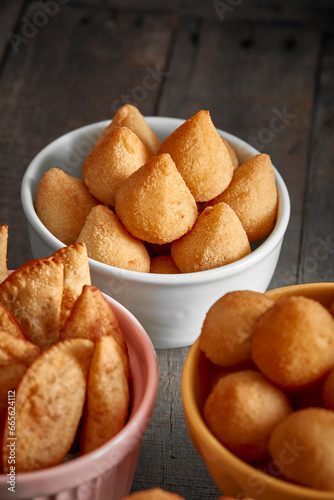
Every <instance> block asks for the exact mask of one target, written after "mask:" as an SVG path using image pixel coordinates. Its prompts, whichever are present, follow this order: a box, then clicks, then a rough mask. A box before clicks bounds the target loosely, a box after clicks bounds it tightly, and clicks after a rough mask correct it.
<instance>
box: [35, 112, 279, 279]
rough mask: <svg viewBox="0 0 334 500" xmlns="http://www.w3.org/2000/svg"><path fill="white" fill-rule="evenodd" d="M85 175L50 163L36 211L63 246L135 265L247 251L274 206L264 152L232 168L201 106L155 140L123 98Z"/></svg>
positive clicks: (209, 263) (221, 258) (203, 260)
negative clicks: (80, 246)
mask: <svg viewBox="0 0 334 500" xmlns="http://www.w3.org/2000/svg"><path fill="white" fill-rule="evenodd" d="M82 177H83V180H81V179H78V178H74V177H72V176H70V175H69V174H67V173H65V172H63V171H62V170H60V169H57V168H51V169H50V170H48V171H47V172H46V173H45V174H44V176H43V178H42V179H41V182H40V184H39V188H38V192H37V196H36V204H35V207H36V212H37V215H38V216H39V218H40V219H41V221H42V222H43V224H44V225H45V226H46V227H47V229H49V231H50V232H51V233H52V234H53V235H54V236H56V237H57V238H58V239H59V240H61V241H62V242H63V243H64V244H66V245H70V244H72V243H74V242H85V243H86V246H87V250H88V255H89V257H91V258H93V259H95V260H98V261H100V262H103V263H105V264H109V265H112V266H115V267H119V268H123V269H129V270H133V271H140V272H153V273H180V272H181V273H191V272H196V271H204V270H207V269H213V268H216V267H220V266H223V265H225V264H229V263H231V262H234V261H236V260H238V259H241V258H242V257H245V256H246V255H248V254H249V253H250V251H251V248H250V242H252V241H258V240H261V239H262V238H264V237H266V236H267V235H268V234H269V233H270V232H271V231H272V229H273V227H274V224H275V219H276V212H277V190H276V184H275V176H274V170H273V167H272V164H271V160H270V157H269V156H268V155H266V154H259V155H256V156H254V157H252V158H250V159H249V160H248V161H246V162H245V163H243V164H242V165H240V166H239V161H238V158H237V156H236V154H235V151H234V150H233V148H232V147H231V145H230V144H229V143H228V142H226V141H225V140H224V139H222V138H221V137H220V135H219V134H218V132H217V130H216V128H215V126H214V124H213V123H212V120H211V117H210V113H209V112H208V111H204V110H201V111H199V112H198V113H197V114H196V115H194V116H192V117H191V118H189V119H188V120H186V121H185V122H184V123H183V124H182V125H181V126H180V127H178V128H177V129H176V130H175V131H174V132H173V133H172V134H170V135H169V136H168V137H167V138H166V139H165V140H164V142H163V143H162V144H161V143H160V141H159V139H158V137H157V135H156V134H155V132H154V131H153V130H152V129H151V128H150V127H149V125H148V123H147V122H146V121H145V119H144V117H143V116H142V114H141V113H140V112H139V111H138V109H137V108H136V107H134V106H132V105H129V104H127V105H125V106H123V107H122V108H121V109H120V110H119V111H118V112H117V113H116V115H115V116H114V119H113V120H112V122H111V123H110V124H109V125H108V126H107V127H106V128H105V129H104V130H103V131H102V133H101V135H100V136H99V137H98V139H97V141H96V143H95V145H94V147H93V148H92V150H91V152H90V153H89V154H88V156H87V157H86V158H85V160H84V162H83V165H82Z"/></svg>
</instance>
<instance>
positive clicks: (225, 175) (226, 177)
mask: <svg viewBox="0 0 334 500" xmlns="http://www.w3.org/2000/svg"><path fill="white" fill-rule="evenodd" d="M159 153H169V154H170V155H171V157H172V158H173V160H174V161H175V164H176V166H177V169H178V171H179V172H180V174H181V175H182V177H183V179H184V181H185V183H186V184H187V186H188V188H189V189H190V191H191V193H192V195H193V196H194V198H195V200H196V201H209V200H212V198H214V197H215V196H218V194H220V193H221V192H222V191H224V189H226V188H227V186H228V185H229V183H230V182H231V179H232V175H233V165H232V160H231V156H230V154H229V152H228V150H227V148H226V146H225V144H224V142H223V141H222V139H221V137H220V135H219V134H218V132H217V130H216V128H215V126H214V124H213V123H212V120H211V117H210V113H209V111H204V110H201V111H199V112H198V113H197V114H196V115H194V116H192V117H191V118H189V119H188V120H187V121H186V122H184V123H183V124H182V125H180V127H178V128H177V129H176V130H175V131H174V132H173V133H172V134H170V135H169V136H168V137H167V138H166V139H165V140H164V142H163V143H162V144H161V146H160V148H159Z"/></svg>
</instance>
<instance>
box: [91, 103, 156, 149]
mask: <svg viewBox="0 0 334 500" xmlns="http://www.w3.org/2000/svg"><path fill="white" fill-rule="evenodd" d="M118 127H128V128H129V129H130V130H132V132H134V133H135V134H136V135H137V136H138V137H139V139H140V140H141V141H142V142H143V143H144V144H145V145H146V147H147V148H148V149H149V151H150V153H151V155H152V156H153V155H156V154H157V151H158V148H159V146H160V140H159V138H158V136H157V134H156V133H155V132H154V131H153V130H152V129H151V127H150V126H149V125H148V123H147V122H146V121H145V118H144V117H143V115H142V114H141V112H140V111H139V110H138V108H136V107H135V106H132V105H131V104H125V105H124V106H122V107H121V108H120V109H119V110H118V111H117V113H116V114H115V116H114V118H113V120H112V122H111V123H110V124H109V125H108V126H107V127H106V128H105V129H104V130H103V132H102V134H101V136H100V137H99V138H98V140H97V141H96V144H99V142H100V141H102V140H103V139H104V138H105V137H106V136H107V135H108V134H109V133H110V132H111V131H112V130H115V128H118Z"/></svg>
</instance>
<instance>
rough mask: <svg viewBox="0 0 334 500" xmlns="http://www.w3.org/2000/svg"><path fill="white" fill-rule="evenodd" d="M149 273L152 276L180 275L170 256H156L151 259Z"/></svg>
mask: <svg viewBox="0 0 334 500" xmlns="http://www.w3.org/2000/svg"><path fill="white" fill-rule="evenodd" d="M150 273H154V274H180V271H179V269H178V268H177V267H176V265H175V262H174V261H173V257H172V256H171V255H158V256H157V257H153V258H152V259H151V269H150Z"/></svg>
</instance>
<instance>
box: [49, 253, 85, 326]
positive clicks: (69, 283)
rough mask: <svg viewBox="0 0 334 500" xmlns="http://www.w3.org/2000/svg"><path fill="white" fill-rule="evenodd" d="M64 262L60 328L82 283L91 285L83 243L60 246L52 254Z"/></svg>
mask: <svg viewBox="0 0 334 500" xmlns="http://www.w3.org/2000/svg"><path fill="white" fill-rule="evenodd" d="M53 255H54V256H55V257H59V258H61V259H62V260H63V263H64V285H63V297H62V301H61V309H60V319H59V324H60V328H61V327H62V326H63V325H64V323H65V321H66V319H67V318H68V316H69V314H70V312H71V310H72V307H73V304H74V302H75V301H76V300H77V298H78V297H79V295H80V294H81V292H82V288H83V286H84V285H91V284H92V281H91V276H90V269H89V263H88V255H87V248H86V245H85V243H74V244H73V245H69V246H67V247H63V248H60V250H57V252H55V253H54V254H53Z"/></svg>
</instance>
